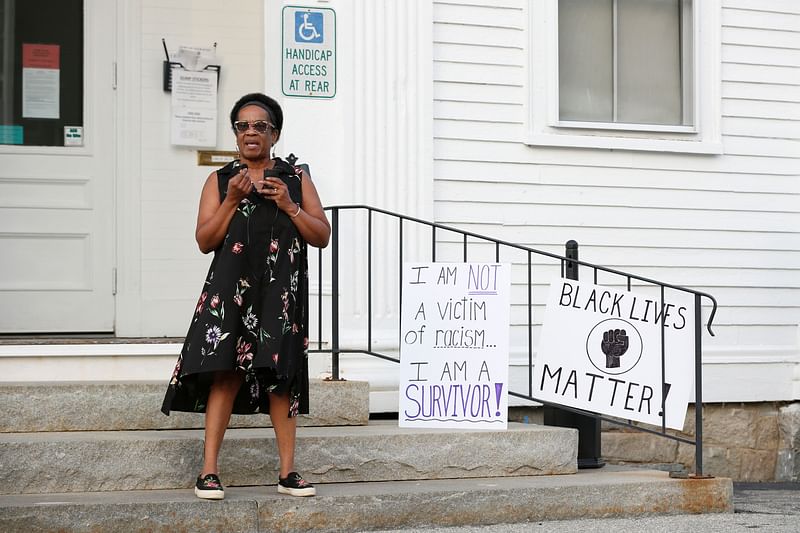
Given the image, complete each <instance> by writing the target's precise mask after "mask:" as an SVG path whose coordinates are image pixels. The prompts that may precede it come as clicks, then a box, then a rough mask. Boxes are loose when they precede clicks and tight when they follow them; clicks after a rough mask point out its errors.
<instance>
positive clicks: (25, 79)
mask: <svg viewBox="0 0 800 533" xmlns="http://www.w3.org/2000/svg"><path fill="white" fill-rule="evenodd" d="M0 31H2V35H0V46H2V50H0V60H1V61H2V69H0V95H2V98H3V103H2V106H0V144H25V145H29V146H30V145H35V146H63V145H64V128H65V127H66V126H68V127H82V126H83V1H82V0H41V1H38V2H30V1H22V0H0ZM23 69H24V70H23Z"/></svg>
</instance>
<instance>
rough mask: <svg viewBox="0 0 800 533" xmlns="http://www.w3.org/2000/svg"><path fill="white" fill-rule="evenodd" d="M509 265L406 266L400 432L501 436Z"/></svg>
mask: <svg viewBox="0 0 800 533" xmlns="http://www.w3.org/2000/svg"><path fill="white" fill-rule="evenodd" d="M510 279H511V278H510V265H508V264H495V263H406V264H404V265H403V287H402V289H403V298H402V312H401V319H400V321H401V324H400V328H401V334H400V398H399V425H400V427H438V428H470V429H472V428H485V429H505V428H506V427H507V421H508V334H509V292H510V287H511V282H510Z"/></svg>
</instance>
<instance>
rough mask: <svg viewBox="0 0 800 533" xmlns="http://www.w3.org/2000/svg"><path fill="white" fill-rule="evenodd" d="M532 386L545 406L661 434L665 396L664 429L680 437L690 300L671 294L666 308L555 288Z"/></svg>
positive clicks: (690, 353) (687, 379) (627, 294)
mask: <svg viewBox="0 0 800 533" xmlns="http://www.w3.org/2000/svg"><path fill="white" fill-rule="evenodd" d="M662 324H663V338H664V372H663V381H662V365H661V339H662ZM533 383H534V394H533V395H534V396H535V397H536V398H539V399H541V400H545V401H553V402H557V403H560V404H562V405H568V406H571V407H577V408H580V409H586V410H588V411H594V412H597V413H603V414H607V415H612V416H616V417H620V418H624V419H627V420H636V421H639V422H645V423H648V424H654V425H658V426H660V425H661V423H662V413H661V405H662V403H661V402H662V391H663V393H664V394H665V395H666V401H665V405H666V419H665V422H666V426H667V427H669V428H673V429H681V428H682V427H683V421H684V417H685V416H686V405H687V403H688V402H689V399H690V397H691V391H692V387H693V385H694V299H693V297H692V295H691V294H688V293H683V292H679V291H675V290H668V292H667V294H666V296H665V302H664V304H663V305H662V302H661V301H659V300H658V299H657V298H653V297H649V296H647V295H645V294H641V293H637V292H631V291H625V290H616V289H614V288H610V287H603V286H599V285H593V284H591V283H579V282H577V281H572V280H568V279H559V280H557V281H554V282H553V283H552V285H550V294H549V297H548V301H547V310H546V312H545V319H544V323H543V328H542V338H541V341H540V344H539V350H538V352H537V355H536V365H535V367H534V378H533ZM662 383H664V386H663V387H662Z"/></svg>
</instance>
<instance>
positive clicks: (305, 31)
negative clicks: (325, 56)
mask: <svg viewBox="0 0 800 533" xmlns="http://www.w3.org/2000/svg"><path fill="white" fill-rule="evenodd" d="M294 27H295V32H294V35H295V37H294V40H295V42H298V43H301V42H302V43H321V42H322V39H323V37H322V31H323V29H322V13H320V12H315V11H309V12H301V11H295V14H294Z"/></svg>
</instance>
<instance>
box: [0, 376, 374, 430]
mask: <svg viewBox="0 0 800 533" xmlns="http://www.w3.org/2000/svg"><path fill="white" fill-rule="evenodd" d="M166 387H167V385H166V382H164V381H158V382H133V383H125V382H90V383H89V382H86V383H81V382H56V383H2V384H0V433H8V432H14V433H19V432H37V431H118V430H149V429H191V428H202V427H203V423H204V415H203V414H200V413H179V412H173V413H171V414H170V416H164V415H163V414H162V413H161V411H160V409H161V403H162V402H163V400H164V393H165V392H166ZM309 396H310V398H309V399H310V405H311V412H310V413H309V414H308V415H301V416H300V417H299V418H298V425H300V426H344V425H366V424H367V422H368V421H369V383H367V382H366V381H335V382H334V381H323V380H318V379H317V380H314V379H312V380H310V382H309ZM270 426H271V424H270V421H269V416H266V415H233V417H232V418H231V427H270Z"/></svg>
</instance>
